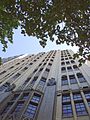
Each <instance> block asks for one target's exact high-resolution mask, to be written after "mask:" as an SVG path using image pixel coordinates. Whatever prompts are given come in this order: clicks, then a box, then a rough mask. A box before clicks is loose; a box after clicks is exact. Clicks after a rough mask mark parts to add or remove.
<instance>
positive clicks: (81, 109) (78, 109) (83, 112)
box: [75, 102, 87, 116]
mask: <svg viewBox="0 0 90 120" xmlns="http://www.w3.org/2000/svg"><path fill="white" fill-rule="evenodd" d="M75 108H76V113H77V116H81V115H87V111H86V108H85V105H84V103H83V102H80V103H75Z"/></svg>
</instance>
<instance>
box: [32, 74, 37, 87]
mask: <svg viewBox="0 0 90 120" xmlns="http://www.w3.org/2000/svg"><path fill="white" fill-rule="evenodd" d="M37 79H38V76H35V77H34V78H33V80H32V81H31V84H32V85H34V83H35V82H36V80H37Z"/></svg>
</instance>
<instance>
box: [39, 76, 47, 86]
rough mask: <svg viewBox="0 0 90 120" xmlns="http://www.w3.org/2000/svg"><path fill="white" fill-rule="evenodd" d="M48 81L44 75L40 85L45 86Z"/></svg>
mask: <svg viewBox="0 0 90 120" xmlns="http://www.w3.org/2000/svg"><path fill="white" fill-rule="evenodd" d="M45 83H46V78H44V77H42V78H41V80H40V81H39V85H41V86H44V85H45Z"/></svg>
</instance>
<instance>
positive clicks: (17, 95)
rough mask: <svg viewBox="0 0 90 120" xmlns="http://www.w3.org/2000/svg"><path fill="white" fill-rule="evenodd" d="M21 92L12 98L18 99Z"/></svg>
mask: <svg viewBox="0 0 90 120" xmlns="http://www.w3.org/2000/svg"><path fill="white" fill-rule="evenodd" d="M19 95H20V94H15V95H14V96H13V98H12V100H16V99H17V98H18V97H19Z"/></svg>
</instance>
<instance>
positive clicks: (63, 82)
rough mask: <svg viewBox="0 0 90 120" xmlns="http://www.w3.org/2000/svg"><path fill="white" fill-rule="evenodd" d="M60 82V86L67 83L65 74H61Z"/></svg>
mask: <svg viewBox="0 0 90 120" xmlns="http://www.w3.org/2000/svg"><path fill="white" fill-rule="evenodd" d="M61 82H62V86H63V85H68V79H67V76H66V75H64V76H62V78H61Z"/></svg>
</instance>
